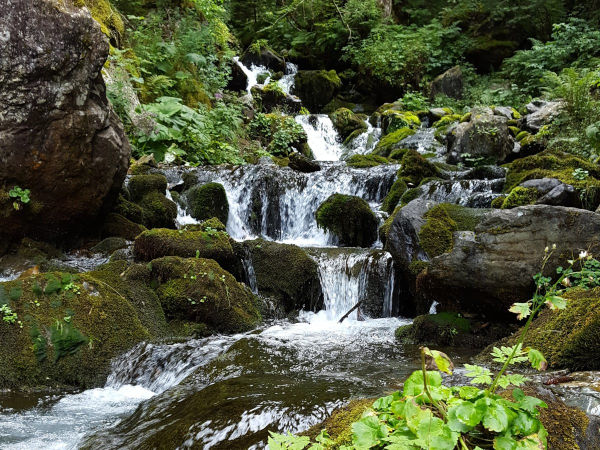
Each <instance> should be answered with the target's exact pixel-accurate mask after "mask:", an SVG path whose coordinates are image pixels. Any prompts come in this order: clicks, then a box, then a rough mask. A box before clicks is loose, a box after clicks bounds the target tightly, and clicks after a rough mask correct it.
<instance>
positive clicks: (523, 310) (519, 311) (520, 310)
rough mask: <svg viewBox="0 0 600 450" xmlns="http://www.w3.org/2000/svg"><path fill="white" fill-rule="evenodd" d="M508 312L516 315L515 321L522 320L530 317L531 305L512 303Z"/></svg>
mask: <svg viewBox="0 0 600 450" xmlns="http://www.w3.org/2000/svg"><path fill="white" fill-rule="evenodd" d="M509 311H510V312H511V313H515V314H516V315H517V320H523V319H525V318H527V317H529V316H530V315H531V305H530V304H529V303H514V304H513V305H512V306H511V307H510V309H509Z"/></svg>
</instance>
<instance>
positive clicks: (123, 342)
mask: <svg viewBox="0 0 600 450" xmlns="http://www.w3.org/2000/svg"><path fill="white" fill-rule="evenodd" d="M125 267H126V264H125V263H123V262H120V263H114V264H109V265H106V266H104V267H103V268H101V269H99V270H96V271H93V272H88V273H84V274H81V275H78V276H73V275H71V274H66V273H59V272H55V273H50V274H39V275H34V276H30V277H28V278H26V279H23V280H19V281H12V282H9V283H3V284H1V285H0V287H2V289H3V291H6V292H10V291H11V290H12V289H13V288H14V287H15V286H17V285H19V286H20V289H22V296H20V297H19V299H18V300H10V301H9V305H10V306H11V308H12V310H13V311H14V312H16V313H17V315H18V317H19V320H20V321H21V323H22V325H23V328H20V327H19V325H18V324H12V325H11V324H7V323H4V322H2V323H0V340H1V341H2V343H3V345H2V346H0V385H2V387H4V388H6V387H9V388H17V389H18V388H26V387H29V388H31V387H36V386H42V385H43V386H55V385H72V386H79V387H93V386H99V385H102V384H103V383H104V381H105V379H106V376H107V375H108V373H109V371H110V364H111V360H112V358H114V357H116V356H118V355H120V354H121V353H123V352H124V351H126V350H128V349H129V348H131V347H132V346H133V345H135V344H136V343H138V342H140V341H142V340H145V339H148V338H150V337H152V336H158V335H159V333H158V328H159V327H160V326H159V323H160V321H161V318H160V315H161V313H162V312H161V310H160V307H159V308H158V310H156V309H153V308H152V306H151V303H152V291H151V290H149V289H148V288H146V287H143V288H140V286H138V285H137V284H136V283H128V282H126V281H124V280H123V279H121V277H120V276H119V274H120V273H121V272H123V270H124V269H125ZM69 286H72V287H69ZM138 288H140V289H138ZM142 315H147V319H148V320H147V323H148V324H153V325H152V326H153V331H150V330H149V328H148V327H147V326H146V325H145V323H143V322H142V320H141V317H142ZM150 316H151V317H150ZM162 321H163V323H164V317H163V318H162ZM165 325H166V324H165ZM155 332H156V334H155Z"/></svg>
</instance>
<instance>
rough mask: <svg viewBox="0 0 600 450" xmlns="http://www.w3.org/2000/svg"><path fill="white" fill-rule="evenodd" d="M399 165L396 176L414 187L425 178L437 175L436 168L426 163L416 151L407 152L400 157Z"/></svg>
mask: <svg viewBox="0 0 600 450" xmlns="http://www.w3.org/2000/svg"><path fill="white" fill-rule="evenodd" d="M401 165H402V167H401V168H400V170H399V171H398V176H399V177H401V178H403V179H404V180H405V181H406V182H407V183H412V184H413V185H414V186H418V185H419V183H421V181H422V180H423V179H425V178H429V177H437V175H438V169H437V167H435V166H434V165H433V164H432V163H430V162H429V161H427V160H426V159H425V158H424V157H423V156H422V155H421V154H420V153H419V152H417V151H416V150H408V151H407V152H406V153H405V154H404V156H403V157H402V161H401Z"/></svg>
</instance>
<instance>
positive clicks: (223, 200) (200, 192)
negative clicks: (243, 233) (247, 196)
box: [187, 182, 229, 223]
mask: <svg viewBox="0 0 600 450" xmlns="http://www.w3.org/2000/svg"><path fill="white" fill-rule="evenodd" d="M187 199H188V203H189V206H190V211H191V214H192V217H193V218H194V219H196V220H208V219H210V218H212V217H216V218H217V219H219V220H220V221H221V222H222V223H227V219H228V217H229V202H228V200H227V193H226V192H225V188H224V187H223V185H222V184H220V183H214V182H212V183H206V184H203V185H201V186H195V187H193V188H191V189H190V190H189V191H188V192H187Z"/></svg>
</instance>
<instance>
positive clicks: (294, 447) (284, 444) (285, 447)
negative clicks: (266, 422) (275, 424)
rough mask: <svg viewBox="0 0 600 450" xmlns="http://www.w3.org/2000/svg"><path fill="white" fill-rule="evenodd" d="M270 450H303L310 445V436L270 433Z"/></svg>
mask: <svg viewBox="0 0 600 450" xmlns="http://www.w3.org/2000/svg"><path fill="white" fill-rule="evenodd" d="M269 434H270V436H269V439H268V444H269V450H303V449H304V448H306V446H307V445H309V444H310V438H309V437H308V436H292V435H291V434H289V435H284V434H277V433H273V432H272V431H270V432H269Z"/></svg>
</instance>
